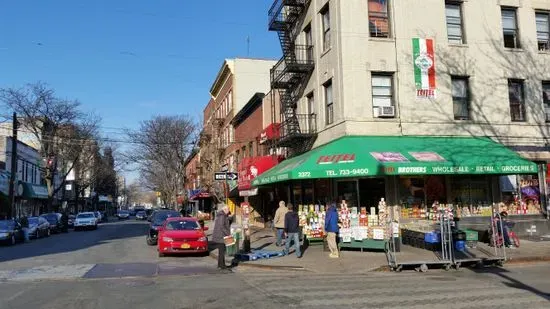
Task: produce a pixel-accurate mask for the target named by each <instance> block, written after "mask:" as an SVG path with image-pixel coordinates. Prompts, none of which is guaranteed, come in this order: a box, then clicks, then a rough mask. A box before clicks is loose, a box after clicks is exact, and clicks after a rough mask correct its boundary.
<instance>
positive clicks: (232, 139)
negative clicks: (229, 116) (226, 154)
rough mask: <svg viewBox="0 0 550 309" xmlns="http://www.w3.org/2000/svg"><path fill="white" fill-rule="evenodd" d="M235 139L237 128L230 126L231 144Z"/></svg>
mask: <svg viewBox="0 0 550 309" xmlns="http://www.w3.org/2000/svg"><path fill="white" fill-rule="evenodd" d="M234 139H235V128H234V127H233V125H230V126H229V142H230V143H233V142H234Z"/></svg>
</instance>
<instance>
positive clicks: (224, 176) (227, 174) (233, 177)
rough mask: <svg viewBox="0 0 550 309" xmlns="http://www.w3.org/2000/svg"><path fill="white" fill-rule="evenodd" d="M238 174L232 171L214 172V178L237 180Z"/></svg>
mask: <svg viewBox="0 0 550 309" xmlns="http://www.w3.org/2000/svg"><path fill="white" fill-rule="evenodd" d="M238 178H239V175H238V174H237V173H233V172H219V173H214V180H237V179H238Z"/></svg>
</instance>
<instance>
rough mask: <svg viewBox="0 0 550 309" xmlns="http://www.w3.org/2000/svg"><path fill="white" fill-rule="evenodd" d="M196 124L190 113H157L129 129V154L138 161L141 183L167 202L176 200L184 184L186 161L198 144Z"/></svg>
mask: <svg viewBox="0 0 550 309" xmlns="http://www.w3.org/2000/svg"><path fill="white" fill-rule="evenodd" d="M196 133H197V124H196V123H195V122H194V121H193V120H192V119H191V118H190V117H188V116H156V117H153V118H152V119H151V120H147V121H143V122H142V123H141V125H140V128H139V130H138V131H129V132H128V137H129V139H130V142H131V143H133V144H134V147H132V148H131V149H130V151H129V152H127V155H126V156H127V158H128V159H129V160H130V161H131V162H133V163H136V164H137V166H138V170H139V173H140V176H141V178H140V182H141V184H142V185H143V186H144V187H145V188H148V189H150V190H153V191H157V192H160V193H161V198H162V200H163V202H164V203H165V204H172V205H174V204H175V203H176V196H177V194H179V193H180V192H181V191H183V188H184V176H185V169H184V163H185V159H186V158H187V156H188V155H189V154H190V153H191V150H192V149H193V146H194V145H195V138H196Z"/></svg>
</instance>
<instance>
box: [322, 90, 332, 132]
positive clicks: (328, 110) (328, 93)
mask: <svg viewBox="0 0 550 309" xmlns="http://www.w3.org/2000/svg"><path fill="white" fill-rule="evenodd" d="M323 87H324V88H325V123H326V124H327V125H329V124H332V123H333V122H334V97H333V93H332V80H329V81H328V82H326V83H325V84H324V85H323Z"/></svg>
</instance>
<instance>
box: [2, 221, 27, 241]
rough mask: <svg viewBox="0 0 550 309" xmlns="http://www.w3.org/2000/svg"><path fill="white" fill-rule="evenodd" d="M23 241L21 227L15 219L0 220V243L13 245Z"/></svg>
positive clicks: (23, 235) (23, 236)
mask: <svg viewBox="0 0 550 309" xmlns="http://www.w3.org/2000/svg"><path fill="white" fill-rule="evenodd" d="M24 241H25V233H23V227H22V226H21V224H19V222H17V221H15V220H0V243H3V244H8V245H15V244H16V243H18V242H24Z"/></svg>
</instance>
